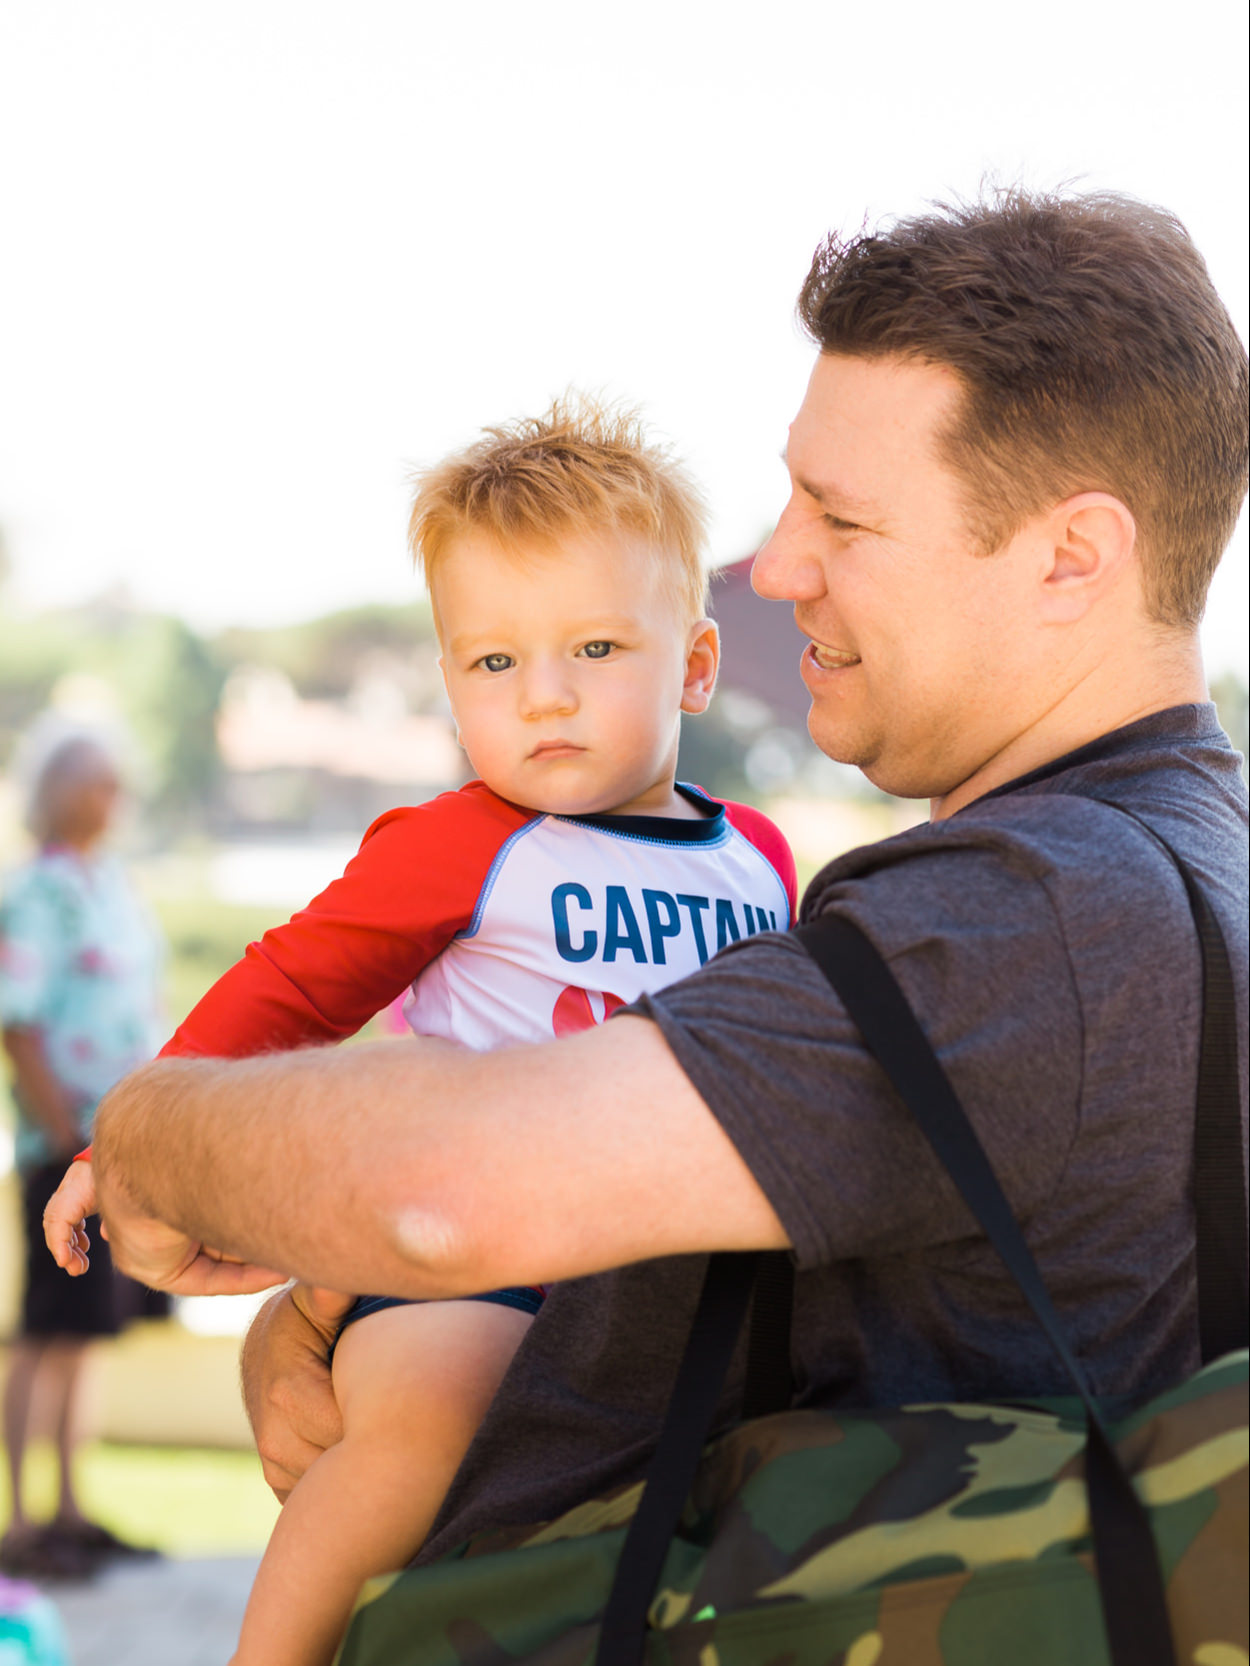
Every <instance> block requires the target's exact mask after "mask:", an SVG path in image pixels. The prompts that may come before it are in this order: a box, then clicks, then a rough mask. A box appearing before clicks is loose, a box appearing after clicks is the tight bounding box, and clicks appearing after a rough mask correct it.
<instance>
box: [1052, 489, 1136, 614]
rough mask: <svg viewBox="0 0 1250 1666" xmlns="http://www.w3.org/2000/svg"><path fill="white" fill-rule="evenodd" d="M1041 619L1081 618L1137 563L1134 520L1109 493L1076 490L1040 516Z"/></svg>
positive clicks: (1128, 511) (1129, 512)
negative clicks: (1042, 564) (1042, 521)
mask: <svg viewBox="0 0 1250 1666" xmlns="http://www.w3.org/2000/svg"><path fill="white" fill-rule="evenodd" d="M1045 548H1046V553H1045V557H1044V560H1045V567H1044V570H1043V573H1042V598H1041V599H1042V617H1043V619H1044V621H1045V623H1047V624H1053V625H1062V624H1069V623H1071V622H1072V621H1074V620H1076V619H1080V618H1082V617H1083V616H1084V615H1085V614H1086V613H1087V612H1088V611H1089V609H1090V608H1091V607H1092V606H1093V605H1094V604H1095V603H1096V602H1097V601H1099V600H1101V598H1102V597H1103V596H1105V595H1106V594H1107V593H1108V592H1109V591H1110V590H1112V589H1114V588H1115V587H1116V586H1118V585H1119V584H1121V583H1123V581H1124V580H1125V579H1126V578H1127V577H1128V576H1129V574H1130V572H1131V571H1132V570H1134V569H1135V568H1136V566H1137V522H1136V521H1135V520H1134V519H1133V515H1132V512H1131V511H1130V510H1129V509H1128V508H1127V507H1126V506H1125V505H1124V504H1123V503H1121V502H1120V500H1119V498H1117V497H1112V496H1111V494H1110V493H1109V492H1080V493H1078V494H1077V496H1075V497H1070V498H1066V499H1065V500H1064V501H1063V502H1062V503H1060V504H1056V506H1055V508H1054V509H1053V510H1052V511H1051V513H1050V514H1049V515H1048V516H1047V517H1046V546H1045Z"/></svg>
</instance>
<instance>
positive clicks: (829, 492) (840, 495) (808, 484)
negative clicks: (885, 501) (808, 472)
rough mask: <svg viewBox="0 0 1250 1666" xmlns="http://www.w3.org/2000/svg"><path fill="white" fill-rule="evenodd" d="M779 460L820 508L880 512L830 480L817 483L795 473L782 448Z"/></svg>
mask: <svg viewBox="0 0 1250 1666" xmlns="http://www.w3.org/2000/svg"><path fill="white" fill-rule="evenodd" d="M781 460H782V462H783V463H784V464H785V465H786V468H787V469H790V478H791V479H792V480H793V481H794V484H795V485H796V486H797V487H798V488H799V490H800V491H801V492H806V494H807V496H808V497H810V498H814V499H815V500H816V502H817V503H819V504H820V505H821V506H822V508H825V509H830V510H838V511H843V512H845V513H847V514H851V515H863V516H873V515H877V514H880V510H879V509H878V508H877V507H876V506H875V505H874V504H871V503H869V502H868V501H867V499H865V498H857V497H854V496H853V495H852V494H851V493H850V492H846V491H843V489H842V488H841V487H840V486H838V485H836V484H834V482H832V481H826V482H824V483H823V484H818V483H817V482H816V481H814V480H808V479H807V478H806V477H805V476H804V475H801V474H796V473H795V472H794V470H793V469H791V468H790V459H789V457H788V456H787V454H786V451H785V449H784V448H783V450H782V452H781Z"/></svg>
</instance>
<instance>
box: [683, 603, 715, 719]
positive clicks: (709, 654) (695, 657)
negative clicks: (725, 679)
mask: <svg viewBox="0 0 1250 1666" xmlns="http://www.w3.org/2000/svg"><path fill="white" fill-rule="evenodd" d="M719 670H720V631H719V630H717V628H716V625H715V624H714V622H713V621H712V620H711V619H700V620H698V622H697V623H696V624H693V625H692V626H691V627H690V634H689V636H688V637H687V638H686V677H685V681H684V682H683V684H682V690H681V709H682V711H684V712H689V713H690V714H691V715H692V716H694V715H696V714H697V713H699V712H705V711H706V710H707V708H708V703H709V702H710V700H711V698H712V690H713V689H714V688H715V687H716V673H717V672H718V671H719Z"/></svg>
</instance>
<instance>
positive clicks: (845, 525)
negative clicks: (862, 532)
mask: <svg viewBox="0 0 1250 1666" xmlns="http://www.w3.org/2000/svg"><path fill="white" fill-rule="evenodd" d="M825 523H826V525H828V526H831V527H832V528H833V530H834V531H835V532H858V531H859V527H858V526H856V524H855V522H854V521H844V520H843V519H842V518H841V516H840V515H826V516H825Z"/></svg>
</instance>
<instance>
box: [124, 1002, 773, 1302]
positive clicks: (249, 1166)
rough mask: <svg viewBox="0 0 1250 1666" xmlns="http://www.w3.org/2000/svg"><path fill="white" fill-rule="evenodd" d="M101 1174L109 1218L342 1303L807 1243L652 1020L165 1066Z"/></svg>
mask: <svg viewBox="0 0 1250 1666" xmlns="http://www.w3.org/2000/svg"><path fill="white" fill-rule="evenodd" d="M95 1156H96V1168H97V1183H98V1187H99V1192H100V1198H101V1203H102V1208H103V1212H104V1215H105V1218H106V1220H107V1219H108V1218H109V1212H110V1197H114V1198H116V1199H118V1201H119V1203H122V1204H123V1205H124V1207H123V1208H122V1209H121V1211H120V1212H121V1213H123V1214H124V1213H125V1209H126V1208H128V1207H137V1208H138V1210H139V1211H140V1212H142V1213H145V1214H147V1215H150V1216H152V1217H154V1218H155V1219H157V1220H160V1221H163V1222H167V1223H168V1224H170V1225H172V1226H175V1227H178V1228H179V1229H181V1230H182V1231H183V1232H185V1233H187V1234H188V1236H189V1237H190V1238H191V1239H192V1240H193V1241H196V1242H203V1243H209V1244H213V1245H215V1246H217V1247H218V1248H219V1249H222V1250H226V1251H229V1252H230V1253H232V1254H234V1255H237V1256H239V1257H241V1258H242V1259H243V1260H245V1261H249V1262H256V1263H259V1264H262V1265H265V1266H274V1267H281V1268H283V1269H285V1270H286V1271H288V1272H290V1273H292V1274H294V1275H296V1276H298V1277H300V1278H303V1279H306V1280H308V1281H309V1282H311V1283H315V1284H320V1285H328V1286H331V1287H332V1288H336V1289H346V1290H375V1291H380V1292H387V1293H391V1294H395V1295H406V1296H417V1297H429V1296H450V1295H457V1294H462V1293H467V1292H471V1291H477V1290H484V1289H490V1288H494V1287H495V1286H497V1285H500V1284H512V1283H518V1282H520V1283H526V1282H543V1281H549V1280H555V1279H561V1278H569V1277H572V1276H574V1275H577V1274H580V1273H589V1272H597V1271H601V1270H603V1269H605V1268H607V1267H614V1266H620V1265H623V1264H625V1263H627V1262H630V1261H635V1260H640V1259H644V1258H648V1257H652V1256H660V1255H671V1254H682V1253H688V1252H694V1251H699V1250H708V1249H747V1248H773V1247H781V1246H783V1245H784V1244H785V1243H786V1242H787V1239H786V1235H785V1232H784V1229H783V1228H782V1226H781V1224H780V1222H779V1221H778V1219H777V1217H776V1215H775V1213H774V1211H773V1209H772V1206H771V1205H770V1204H769V1202H768V1200H767V1199H766V1198H765V1196H764V1194H763V1193H762V1192H761V1190H760V1188H759V1186H758V1185H757V1184H756V1182H755V1180H754V1178H753V1176H752V1175H751V1173H750V1170H749V1169H748V1168H747V1167H746V1165H745V1163H744V1162H743V1161H742V1159H741V1158H740V1157H739V1155H738V1153H737V1151H736V1149H735V1148H734V1146H733V1145H732V1144H731V1142H730V1141H729V1139H728V1137H727V1136H726V1135H725V1134H724V1132H723V1131H722V1129H721V1127H720V1125H719V1123H718V1122H717V1121H716V1119H715V1117H713V1115H712V1113H711V1112H710V1111H709V1109H708V1107H707V1105H706V1104H705V1103H704V1101H703V1099H702V1098H701V1097H700V1095H699V1094H698V1093H697V1091H696V1090H695V1088H694V1087H693V1085H692V1084H691V1082H690V1080H689V1078H688V1077H687V1076H686V1075H685V1073H684V1071H683V1070H682V1069H681V1067H680V1066H679V1065H678V1063H677V1061H676V1059H675V1058H674V1057H673V1055H672V1053H671V1052H670V1050H669V1048H668V1045H667V1043H666V1042H665V1041H664V1039H663V1036H662V1035H661V1034H660V1031H659V1030H658V1028H657V1027H656V1026H655V1025H654V1024H652V1023H651V1022H649V1021H648V1020H645V1019H640V1018H633V1017H624V1018H619V1019H616V1020H614V1021H613V1022H612V1023H610V1024H608V1025H605V1026H604V1027H603V1028H602V1029H599V1030H595V1031H591V1032H588V1033H586V1034H585V1035H581V1036H576V1037H571V1038H569V1039H566V1040H562V1041H559V1042H550V1043H546V1044H543V1045H540V1046H533V1047H517V1048H509V1049H506V1050H502V1051H498V1052H494V1053H485V1054H481V1053H470V1052H466V1051H463V1050H461V1049H458V1048H455V1047H452V1046H449V1045H448V1044H446V1043H443V1042H437V1041H430V1040H414V1041H411V1042H408V1041H405V1042H380V1043H374V1044H364V1045H361V1046H357V1047H351V1048H346V1049H340V1050H330V1049H312V1050H307V1051H304V1052H299V1053H289V1054H273V1055H269V1056H267V1057H261V1058H253V1059H243V1060H237V1061H224V1060H207V1059H198V1060H196V1059H162V1060H158V1061H156V1062H155V1063H154V1064H151V1065H148V1066H145V1067H144V1069H142V1070H140V1071H138V1072H136V1073H135V1075H133V1076H131V1077H129V1078H127V1080H126V1081H125V1082H124V1083H123V1084H121V1086H119V1087H118V1088H116V1089H115V1090H114V1091H113V1093H111V1094H110V1095H109V1096H108V1098H107V1099H106V1100H105V1102H104V1104H103V1105H102V1107H101V1109H100V1113H99V1117H98V1119H97V1123H96V1137H95ZM118 1247H119V1248H120V1249H121V1256H120V1259H121V1262H122V1265H123V1266H124V1265H125V1253H124V1247H123V1246H118Z"/></svg>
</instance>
